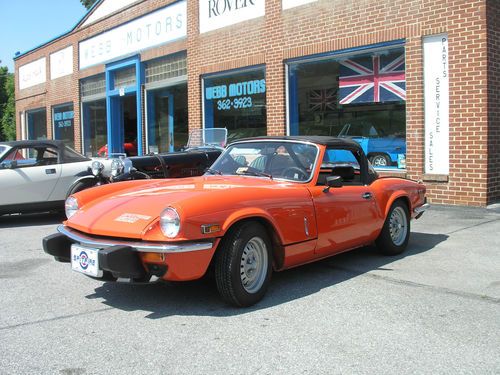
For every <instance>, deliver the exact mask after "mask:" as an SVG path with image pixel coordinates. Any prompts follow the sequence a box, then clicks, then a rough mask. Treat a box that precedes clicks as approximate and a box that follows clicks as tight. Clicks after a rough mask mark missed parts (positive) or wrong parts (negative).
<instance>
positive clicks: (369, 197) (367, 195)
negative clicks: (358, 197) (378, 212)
mask: <svg viewBox="0 0 500 375" xmlns="http://www.w3.org/2000/svg"><path fill="white" fill-rule="evenodd" d="M362 197H363V199H372V197H373V195H372V193H364V194H363V195H362Z"/></svg>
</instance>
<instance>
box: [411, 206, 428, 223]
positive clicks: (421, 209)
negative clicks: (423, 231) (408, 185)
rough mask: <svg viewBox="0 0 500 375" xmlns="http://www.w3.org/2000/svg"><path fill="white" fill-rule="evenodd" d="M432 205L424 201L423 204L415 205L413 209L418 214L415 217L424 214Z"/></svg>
mask: <svg viewBox="0 0 500 375" xmlns="http://www.w3.org/2000/svg"><path fill="white" fill-rule="evenodd" d="M430 206H431V205H430V204H429V203H424V204H423V205H421V206H418V207H415V208H414V209H413V211H414V212H415V213H416V214H417V216H415V219H418V218H419V217H420V216H422V215H423V214H424V212H425V210H427V209H428V208H429V207H430Z"/></svg>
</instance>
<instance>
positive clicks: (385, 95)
mask: <svg viewBox="0 0 500 375" xmlns="http://www.w3.org/2000/svg"><path fill="white" fill-rule="evenodd" d="M339 100H340V101H339V104H349V103H373V102H375V103H378V102H381V103H383V102H394V101H400V100H406V79H405V56H404V53H403V54H402V53H400V52H398V53H392V54H389V55H382V56H364V57H359V58H355V59H349V60H344V61H340V78H339Z"/></svg>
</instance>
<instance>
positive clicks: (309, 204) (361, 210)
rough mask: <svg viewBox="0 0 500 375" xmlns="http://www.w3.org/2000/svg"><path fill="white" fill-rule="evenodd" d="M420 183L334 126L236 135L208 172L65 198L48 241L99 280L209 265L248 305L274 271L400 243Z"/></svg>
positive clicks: (63, 258) (195, 270)
mask: <svg viewBox="0 0 500 375" xmlns="http://www.w3.org/2000/svg"><path fill="white" fill-rule="evenodd" d="M425 192H426V188H425V186H424V185H423V184H421V183H417V182H414V181H410V180H406V179H401V178H380V177H379V176H378V175H377V173H376V172H375V170H374V169H373V168H372V167H371V166H370V165H369V163H368V161H367V159H366V156H365V153H364V152H363V150H362V148H361V147H360V145H359V144H358V143H356V142H354V141H351V140H347V139H339V138H330V137H261V138H255V139H246V140H241V141H238V142H235V143H233V144H231V145H230V146H229V147H228V148H227V149H226V150H225V151H224V153H223V154H222V155H221V156H220V157H219V159H217V161H216V162H215V163H214V164H213V165H212V167H211V168H210V169H209V170H208V171H207V173H205V174H204V175H203V176H199V177H192V178H185V179H175V180H174V179H166V180H156V181H149V180H142V181H128V182H123V183H120V184H109V185H105V186H101V187H99V188H95V189H89V190H86V191H82V192H79V193H77V194H74V195H72V196H71V197H69V198H68V199H67V200H66V215H67V217H68V220H67V221H65V222H64V223H63V225H60V226H59V227H58V233H56V234H53V235H51V236H48V237H46V238H44V240H43V248H44V250H45V252H46V253H48V254H50V255H52V256H54V257H55V259H56V260H57V261H60V262H70V263H71V267H72V269H73V270H75V271H77V272H79V273H83V274H85V275H88V276H91V277H97V278H104V279H106V280H113V279H115V278H128V279H130V280H131V281H140V282H147V281H151V280H152V278H153V277H154V279H158V280H175V281H184V280H193V279H198V278H201V277H202V276H203V275H205V273H206V272H207V270H209V269H213V270H214V273H215V280H216V285H217V288H218V290H219V293H220V295H221V297H222V298H223V300H224V301H226V302H227V303H229V304H232V305H235V306H250V305H252V304H254V303H256V302H258V301H259V300H260V299H261V298H262V297H263V296H264V294H265V292H266V289H267V287H268V285H269V283H270V280H271V274H272V272H273V271H281V270H285V269H288V268H291V267H295V266H298V265H301V264H305V263H309V262H311V261H314V260H318V259H322V258H325V257H327V256H331V255H335V254H338V253H341V252H344V251H347V250H350V249H353V248H356V247H360V246H365V245H368V244H371V243H374V242H375V243H376V244H377V246H378V249H379V250H380V251H381V252H382V253H383V254H388V255H394V254H400V253H401V252H402V251H404V250H405V248H406V246H407V244H408V240H409V236H410V219H412V218H418V217H420V215H422V214H423V212H424V210H425V209H426V207H427V203H426V198H425Z"/></svg>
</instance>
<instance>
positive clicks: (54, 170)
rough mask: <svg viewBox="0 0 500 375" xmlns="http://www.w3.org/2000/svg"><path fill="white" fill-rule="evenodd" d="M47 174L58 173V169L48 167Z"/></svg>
mask: <svg viewBox="0 0 500 375" xmlns="http://www.w3.org/2000/svg"><path fill="white" fill-rule="evenodd" d="M45 174H56V169H55V168H49V169H46V170H45Z"/></svg>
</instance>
